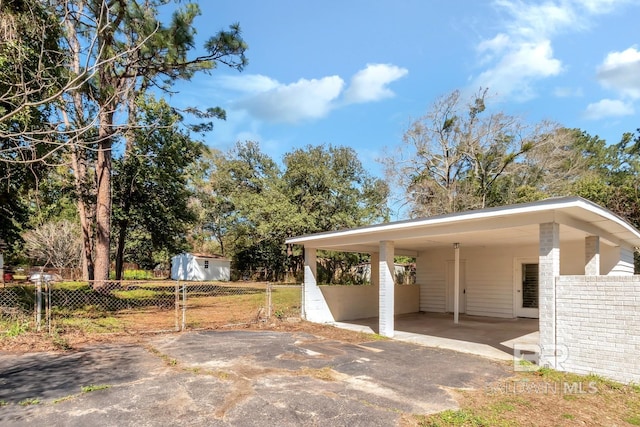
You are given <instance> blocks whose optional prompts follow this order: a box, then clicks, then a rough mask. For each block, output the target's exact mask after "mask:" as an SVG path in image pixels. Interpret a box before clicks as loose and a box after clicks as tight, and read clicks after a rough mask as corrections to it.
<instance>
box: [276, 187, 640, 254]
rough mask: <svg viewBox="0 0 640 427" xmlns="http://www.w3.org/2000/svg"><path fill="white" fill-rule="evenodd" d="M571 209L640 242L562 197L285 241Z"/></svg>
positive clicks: (596, 209)
mask: <svg viewBox="0 0 640 427" xmlns="http://www.w3.org/2000/svg"><path fill="white" fill-rule="evenodd" d="M572 207H578V208H582V209H584V210H587V211H590V212H592V213H595V214H597V215H599V216H601V217H604V218H605V219H607V220H610V221H613V222H615V223H616V224H618V225H619V226H621V227H623V228H624V229H626V231H628V232H630V233H632V234H633V235H634V236H635V237H636V239H638V243H640V232H638V230H636V229H635V228H634V227H633V226H631V225H630V224H629V223H627V222H626V221H625V220H623V219H622V218H620V217H618V216H617V215H615V214H613V213H612V212H610V211H609V210H607V209H604V208H602V207H600V206H598V205H596V204H595V203H592V202H590V201H588V200H586V199H583V198H581V197H563V198H554V199H546V200H543V201H538V202H532V203H524V204H520V205H510V206H500V207H495V208H488V209H481V210H475V211H466V212H458V213H453V214H446V215H439V216H436V217H429V218H421V219H415V220H407V221H399V222H390V223H386V224H378V225H371V226H366V227H359V228H352V229H348V230H341V231H329V232H324V233H317V234H310V235H306V236H298V237H293V238H290V239H287V240H286V243H288V244H311V245H313V244H314V243H317V244H319V245H321V244H322V241H323V240H328V239H333V238H348V237H353V236H358V235H363V234H369V233H385V232H389V231H400V230H408V229H411V228H420V227H435V226H438V225H444V224H446V225H452V224H456V223H460V222H468V221H474V220H486V219H491V218H496V217H504V216H515V215H522V214H532V213H537V212H553V211H556V210H562V209H567V208H572ZM636 246H640V245H636Z"/></svg>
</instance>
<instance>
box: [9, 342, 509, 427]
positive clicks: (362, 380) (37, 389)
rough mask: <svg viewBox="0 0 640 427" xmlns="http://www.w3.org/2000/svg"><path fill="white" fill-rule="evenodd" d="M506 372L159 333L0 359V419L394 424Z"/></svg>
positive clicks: (426, 355) (386, 348) (454, 356)
mask: <svg viewBox="0 0 640 427" xmlns="http://www.w3.org/2000/svg"><path fill="white" fill-rule="evenodd" d="M508 375H510V371H509V366H508V365H507V364H506V363H504V362H496V361H494V360H490V359H485V358H482V357H478V356H473V355H469V354H464V353H458V352H455V351H450V350H442V349H436V348H426V347H422V346H417V345H413V344H409V343H402V342H397V341H390V340H389V341H386V340H385V341H372V342H368V343H364V344H360V345H356V344H350V343H344V342H340V341H333V340H329V339H325V338H320V337H316V336H313V335H310V334H307V333H285V332H270V331H246V330H243V331H206V332H191V333H182V334H168V335H161V336H155V337H151V338H148V339H146V340H144V342H141V343H139V344H101V345H95V346H90V347H86V348H84V349H82V350H78V351H73V352H69V353H33V354H23V355H15V354H0V402H2V406H0V424H1V425H3V426H13V425H37V424H46V425H47V426H91V425H94V426H130V425H135V426H161V425H174V426H261V427H264V426H392V425H396V424H397V423H398V421H399V420H400V417H401V416H402V415H403V414H428V413H433V412H439V411H443V410H446V409H455V408H457V403H456V401H455V399H454V398H453V396H452V395H451V393H450V391H449V390H450V389H451V388H478V387H484V386H485V385H486V384H487V382H489V381H494V380H497V379H500V378H503V377H507V376H508ZM83 387H84V391H83ZM28 403H32V404H28Z"/></svg>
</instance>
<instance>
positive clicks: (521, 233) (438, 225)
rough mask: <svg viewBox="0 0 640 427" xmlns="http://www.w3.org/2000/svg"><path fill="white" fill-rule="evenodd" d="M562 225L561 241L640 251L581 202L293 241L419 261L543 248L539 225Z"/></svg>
mask: <svg viewBox="0 0 640 427" xmlns="http://www.w3.org/2000/svg"><path fill="white" fill-rule="evenodd" d="M550 222H555V223H558V224H560V238H561V241H572V240H581V239H584V237H586V236H590V235H597V236H600V238H601V241H602V242H603V243H605V244H609V245H612V246H619V245H621V244H622V245H625V246H631V247H640V231H638V230H637V229H636V228H634V227H633V226H632V225H631V224H629V223H628V222H626V221H625V220H624V219H622V218H620V217H619V216H617V215H615V214H614V213H612V212H611V211H609V210H607V209H604V208H602V207H601V206H598V205H597V204H595V203H592V202H590V201H588V200H586V199H583V198H581V197H559V198H551V199H546V200H542V201H538V202H532V203H523V204H517V205H509V206H500V207H495V208H487V209H478V210H473V211H467V212H458V213H453V214H446V215H438V216H432V217H428V218H420V219H412V220H406V221H397V222H389V223H383V224H377V225H371V226H366V227H358V228H352V229H346V230H341V231H331V232H325V233H316V234H309V235H306V236H298V237H293V238H290V239H288V240H287V243H289V244H300V245H304V246H305V247H308V248H317V249H327V250H334V251H345V252H377V251H378V250H379V243H380V242H381V241H393V242H394V246H395V253H396V254H398V255H410V256H411V255H413V256H415V255H416V254H417V252H418V251H420V250H425V249H429V248H434V247H446V246H450V245H451V244H453V243H460V244H461V245H463V246H495V245H518V244H520V245H522V244H534V243H535V244H537V243H538V240H539V227H538V225H539V224H542V223H550Z"/></svg>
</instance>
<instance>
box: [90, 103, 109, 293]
mask: <svg viewBox="0 0 640 427" xmlns="http://www.w3.org/2000/svg"><path fill="white" fill-rule="evenodd" d="M112 125H113V112H111V111H105V110H102V111H101V112H100V130H99V132H98V137H99V142H98V159H97V161H96V182H97V194H96V248H95V271H94V275H95V280H96V282H95V285H94V286H95V287H96V288H102V287H104V286H106V284H107V280H109V260H110V257H109V250H110V237H111V145H112V141H111V131H110V129H111V126H112Z"/></svg>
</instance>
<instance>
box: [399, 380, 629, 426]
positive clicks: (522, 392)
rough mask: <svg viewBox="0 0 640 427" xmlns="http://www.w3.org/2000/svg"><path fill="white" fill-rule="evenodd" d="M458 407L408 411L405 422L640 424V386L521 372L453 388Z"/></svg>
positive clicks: (470, 424)
mask: <svg viewBox="0 0 640 427" xmlns="http://www.w3.org/2000/svg"><path fill="white" fill-rule="evenodd" d="M452 394H453V395H454V396H455V398H456V400H457V401H458V402H459V404H460V409H459V410H457V411H445V412H443V413H439V414H434V415H431V416H405V417H404V419H403V425H404V426H422V427H426V426H433V427H436V426H575V425H583V426H629V425H640V388H639V387H637V386H633V385H623V384H619V383H616V382H613V381H608V380H606V379H603V378H600V377H597V376H580V375H574V374H570V373H562V372H557V371H552V370H544V369H543V370H540V371H536V372H517V373H515V375H514V376H513V377H511V378H509V379H506V380H501V381H499V382H495V383H493V384H490V385H489V386H487V387H486V388H484V389H479V390H452Z"/></svg>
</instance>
